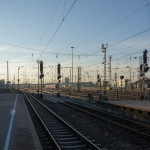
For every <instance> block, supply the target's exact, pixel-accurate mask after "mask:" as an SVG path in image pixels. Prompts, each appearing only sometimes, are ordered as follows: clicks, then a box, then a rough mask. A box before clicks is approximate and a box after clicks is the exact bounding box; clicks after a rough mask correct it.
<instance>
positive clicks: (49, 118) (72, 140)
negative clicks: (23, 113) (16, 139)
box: [23, 92, 100, 150]
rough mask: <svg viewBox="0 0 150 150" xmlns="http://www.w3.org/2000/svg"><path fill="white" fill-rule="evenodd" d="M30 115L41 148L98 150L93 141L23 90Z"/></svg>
mask: <svg viewBox="0 0 150 150" xmlns="http://www.w3.org/2000/svg"><path fill="white" fill-rule="evenodd" d="M23 94H24V97H25V99H26V102H27V104H28V105H27V106H28V107H29V111H30V113H31V117H32V116H33V117H32V118H33V119H34V120H33V121H35V127H36V129H37V133H38V135H39V138H40V139H41V138H42V139H41V141H42V143H43V144H42V145H43V149H56V150H61V149H63V150H78V149H79V150H82V149H83V150H86V149H87V150H90V149H91V150H100V148H98V147H97V146H96V145H95V144H94V143H92V142H91V141H90V140H88V139H87V138H86V137H85V136H83V135H82V134H81V133H79V132H78V131H77V130H76V129H74V128H73V127H72V126H71V125H69V124H68V123H67V122H65V121H64V120H63V119H61V118H60V117H59V116H57V115H56V114H55V113H54V112H53V111H52V110H50V109H49V108H48V107H47V106H45V105H44V104H42V103H41V102H40V101H39V100H38V99H36V98H35V97H33V96H32V95H30V94H29V93H27V92H23Z"/></svg>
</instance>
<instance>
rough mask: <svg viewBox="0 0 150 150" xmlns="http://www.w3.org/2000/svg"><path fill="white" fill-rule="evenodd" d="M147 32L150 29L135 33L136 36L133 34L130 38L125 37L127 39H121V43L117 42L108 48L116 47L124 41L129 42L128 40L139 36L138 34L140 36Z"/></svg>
mask: <svg viewBox="0 0 150 150" xmlns="http://www.w3.org/2000/svg"><path fill="white" fill-rule="evenodd" d="M149 30H150V28H147V29H145V30H143V31H141V32H139V33H136V34H134V35H132V36H130V37H127V38H125V39H123V40H121V41H119V42H117V43H115V44H112V45H110V46H109V47H113V46H116V45H118V44H120V43H122V42H124V41H126V40H129V39H131V38H133V37H136V36H138V35H140V34H142V33H144V32H147V31H149Z"/></svg>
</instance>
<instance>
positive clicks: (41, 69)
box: [40, 60, 43, 74]
mask: <svg viewBox="0 0 150 150" xmlns="http://www.w3.org/2000/svg"><path fill="white" fill-rule="evenodd" d="M40 72H41V74H42V73H43V61H42V60H41V61H40Z"/></svg>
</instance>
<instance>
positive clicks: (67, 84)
mask: <svg viewBox="0 0 150 150" xmlns="http://www.w3.org/2000/svg"><path fill="white" fill-rule="evenodd" d="M65 86H66V87H68V86H69V78H65Z"/></svg>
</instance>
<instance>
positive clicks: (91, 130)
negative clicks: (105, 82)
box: [42, 100, 150, 150]
mask: <svg viewBox="0 0 150 150" xmlns="http://www.w3.org/2000/svg"><path fill="white" fill-rule="evenodd" d="M42 101H43V102H44V103H45V104H46V105H47V106H48V107H49V108H50V109H52V110H53V111H55V112H56V113H57V114H58V115H59V116H61V117H62V118H63V119H64V120H65V121H67V122H69V123H71V125H72V126H74V127H75V128H77V129H78V130H80V131H82V133H84V134H85V135H86V136H90V137H91V138H92V139H94V140H95V142H96V143H98V144H99V147H100V148H102V149H106V150H150V142H149V140H146V139H144V138H142V137H139V136H137V135H135V134H132V133H129V132H128V131H126V130H124V129H121V128H118V127H115V126H114V125H111V124H108V123H106V122H104V121H101V120H98V119H95V118H93V117H91V116H88V115H86V114H84V113H82V112H79V111H77V110H75V109H73V108H69V107H68V106H64V105H62V104H60V103H58V102H53V101H48V100H42ZM81 103H82V102H81ZM87 105H90V104H87Z"/></svg>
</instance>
